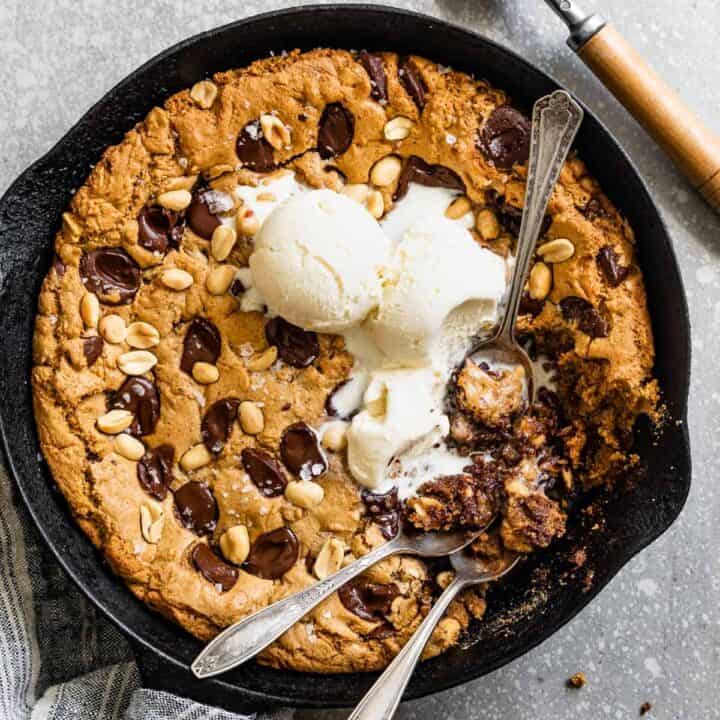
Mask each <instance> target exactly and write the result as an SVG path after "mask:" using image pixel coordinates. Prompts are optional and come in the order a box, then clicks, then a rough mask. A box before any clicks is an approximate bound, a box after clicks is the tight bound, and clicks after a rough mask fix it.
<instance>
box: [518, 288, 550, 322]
mask: <svg viewBox="0 0 720 720" xmlns="http://www.w3.org/2000/svg"><path fill="white" fill-rule="evenodd" d="M544 306H545V299H544V298H543V299H542V300H536V299H535V298H531V297H530V293H529V292H524V293H523V294H522V297H521V298H520V310H519V313H520V315H532V316H533V317H536V316H538V315H539V314H540V313H541V312H542V309H543V307H544Z"/></svg>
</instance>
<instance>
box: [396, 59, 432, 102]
mask: <svg viewBox="0 0 720 720" xmlns="http://www.w3.org/2000/svg"><path fill="white" fill-rule="evenodd" d="M398 79H399V80H400V84H401V85H402V86H403V87H404V88H405V92H407V94H408V95H409V96H410V97H411V98H412V100H413V102H414V103H415V104H416V105H417V106H418V109H419V110H420V111H421V112H422V109H423V108H424V107H425V94H426V93H427V87H426V86H425V82H424V81H423V79H422V77H421V76H420V72H419V71H418V69H417V68H416V67H415V63H414V62H413V61H412V60H411V59H410V58H409V57H404V58H400V61H399V62H398Z"/></svg>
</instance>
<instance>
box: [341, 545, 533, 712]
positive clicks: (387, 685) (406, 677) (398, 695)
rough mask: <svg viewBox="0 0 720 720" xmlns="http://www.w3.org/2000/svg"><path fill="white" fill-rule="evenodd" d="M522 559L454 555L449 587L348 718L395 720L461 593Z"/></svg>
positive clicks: (511, 555) (451, 560) (511, 554)
mask: <svg viewBox="0 0 720 720" xmlns="http://www.w3.org/2000/svg"><path fill="white" fill-rule="evenodd" d="M519 559H520V556H519V555H516V554H515V553H507V554H506V555H505V556H504V557H503V558H502V559H501V560H500V561H498V562H497V563H493V564H492V566H488V565H487V564H486V563H484V562H482V561H480V560H476V559H474V558H472V557H470V556H469V555H467V554H466V553H464V552H462V551H460V552H456V553H454V554H453V555H451V556H450V562H451V563H452V566H453V568H454V570H455V578H454V579H453V581H452V582H451V583H450V585H448V586H447V588H445V590H444V592H443V594H442V595H441V596H440V597H439V598H438V599H437V602H436V603H435V604H434V605H433V608H432V610H430V612H429V613H428V614H427V616H426V617H425V619H424V620H423V621H422V623H420V627H418V629H417V630H416V631H415V632H414V634H413V636H412V637H411V638H410V640H408V642H407V643H406V644H405V646H404V647H403V649H402V650H401V651H400V652H399V653H398V654H397V655H396V656H395V659H394V660H393V661H392V662H391V663H390V664H389V665H388V666H387V668H385V671H384V672H383V674H382V675H381V676H380V677H379V678H378V679H377V681H376V682H375V684H374V685H373V686H372V687H371V688H370V690H368V691H367V693H366V695H365V697H364V698H363V699H362V700H361V701H360V704H359V705H358V706H357V707H356V708H355V710H354V712H353V714H352V715H350V717H349V718H348V720H391V718H392V717H393V715H395V710H397V706H398V705H399V704H400V700H401V699H402V696H403V693H404V692H405V688H406V687H407V684H408V682H409V681H410V677H411V676H412V674H413V672H414V670H415V666H416V665H417V664H418V662H419V660H420V656H421V655H422V651H423V650H424V649H425V645H427V643H428V640H430V636H431V635H432V633H433V630H434V629H435V626H436V625H437V624H438V622H440V620H441V619H442V617H443V615H445V611H446V610H447V608H448V606H449V605H450V603H451V602H452V601H453V600H454V599H455V597H456V596H457V594H458V593H460V592H461V591H462V590H465V589H466V588H468V587H470V586H472V585H479V584H480V583H486V582H491V581H492V580H497V579H498V578H501V577H502V576H503V575H505V573H508V572H510V570H512V568H514V567H515V565H516V564H517V562H518V560H519Z"/></svg>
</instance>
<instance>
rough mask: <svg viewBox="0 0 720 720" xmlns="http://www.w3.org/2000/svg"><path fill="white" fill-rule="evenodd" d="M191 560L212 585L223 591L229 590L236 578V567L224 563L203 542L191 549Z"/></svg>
mask: <svg viewBox="0 0 720 720" xmlns="http://www.w3.org/2000/svg"><path fill="white" fill-rule="evenodd" d="M192 561H193V564H194V565H195V567H196V568H197V569H198V570H199V571H200V574H201V575H202V576H203V577H204V578H205V579H206V580H207V581H208V582H211V583H212V584H213V585H219V586H220V587H221V588H222V590H223V592H227V591H228V590H231V589H232V588H233V587H234V586H235V583H236V582H237V580H238V576H239V574H240V573H239V572H238V569H237V568H236V567H233V566H232V565H230V564H229V563H226V562H225V561H224V560H223V559H222V558H221V557H220V556H219V555H217V554H216V553H214V552H213V551H212V550H211V549H210V548H209V547H208V546H207V545H206V544H205V543H198V544H197V545H195V547H194V548H193V551H192Z"/></svg>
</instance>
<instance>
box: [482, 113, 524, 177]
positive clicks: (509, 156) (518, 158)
mask: <svg viewBox="0 0 720 720" xmlns="http://www.w3.org/2000/svg"><path fill="white" fill-rule="evenodd" d="M478 147H479V148H480V150H481V151H482V153H483V154H484V155H485V157H486V158H487V159H488V160H489V161H490V162H491V163H493V165H495V166H496V167H499V168H502V169H509V168H511V167H512V166H513V165H514V164H515V163H524V162H527V159H528V157H529V155H530V121H529V120H528V119H527V118H526V117H525V116H524V115H523V114H522V113H521V112H520V111H519V110H516V109H515V108H512V107H510V106H509V105H502V106H501V107H498V108H495V110H493V111H492V113H491V114H490V117H489V118H488V119H487V120H486V121H485V125H483V128H482V130H481V131H480V139H479V142H478Z"/></svg>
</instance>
